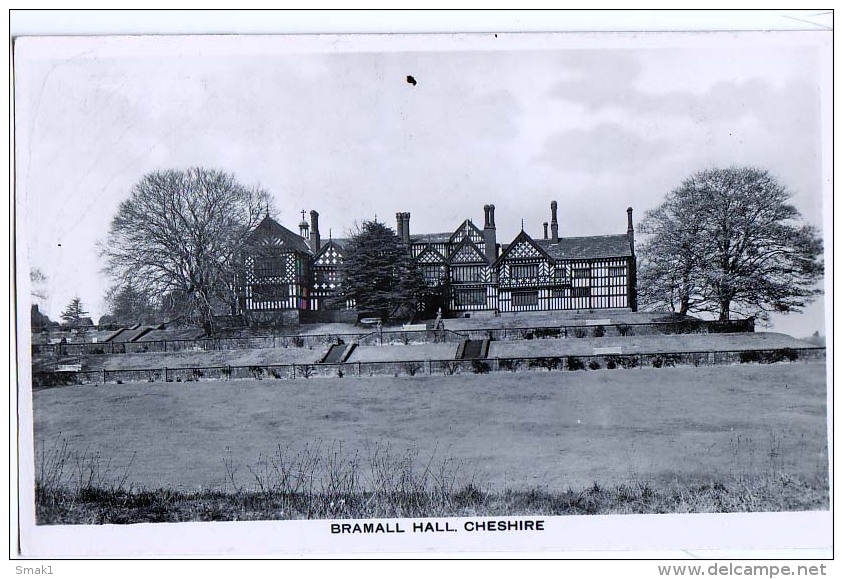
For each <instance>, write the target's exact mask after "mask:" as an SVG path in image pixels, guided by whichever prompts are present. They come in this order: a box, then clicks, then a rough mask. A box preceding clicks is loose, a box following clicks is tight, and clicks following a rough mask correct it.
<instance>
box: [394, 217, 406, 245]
mask: <svg viewBox="0 0 843 579" xmlns="http://www.w3.org/2000/svg"><path fill="white" fill-rule="evenodd" d="M395 224H396V226H397V229H396V230H395V234H396V235H397V236H398V239H400V240H401V241H404V214H403V213H396V214H395Z"/></svg>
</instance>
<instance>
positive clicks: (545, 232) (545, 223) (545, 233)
mask: <svg viewBox="0 0 843 579" xmlns="http://www.w3.org/2000/svg"><path fill="white" fill-rule="evenodd" d="M542 225H543V226H544V238H545V239H547V221H545V222H544V223H542Z"/></svg>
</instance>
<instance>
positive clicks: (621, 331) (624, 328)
mask: <svg viewBox="0 0 843 579" xmlns="http://www.w3.org/2000/svg"><path fill="white" fill-rule="evenodd" d="M615 329H616V330H617V331H618V335H619V336H628V335H629V331H630V330H631V329H632V326H630V325H629V324H616V325H615Z"/></svg>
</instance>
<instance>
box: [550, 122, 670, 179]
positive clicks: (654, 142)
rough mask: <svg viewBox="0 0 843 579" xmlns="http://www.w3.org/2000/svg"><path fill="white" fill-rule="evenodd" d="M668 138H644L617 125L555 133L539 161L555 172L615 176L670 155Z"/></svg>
mask: <svg viewBox="0 0 843 579" xmlns="http://www.w3.org/2000/svg"><path fill="white" fill-rule="evenodd" d="M673 151H674V149H673V142H672V141H671V140H670V139H665V138H660V137H654V138H646V137H644V136H641V135H640V134H638V133H636V132H635V131H632V130H629V129H627V128H625V127H623V126H622V125H620V124H617V123H600V124H598V125H595V126H594V127H592V128H588V129H571V130H568V131H563V132H560V133H556V134H554V135H553V136H551V137H550V138H549V139H548V140H547V141H546V142H545V147H544V150H543V151H542V153H541V154H540V156H539V160H540V161H542V162H545V163H548V164H550V165H552V166H553V167H554V168H555V169H557V170H563V171H573V172H587V173H617V172H618V171H630V170H633V169H634V168H635V167H637V166H646V165H650V164H652V163H653V161H654V160H656V159H661V158H662V157H665V156H670V155H671V154H673Z"/></svg>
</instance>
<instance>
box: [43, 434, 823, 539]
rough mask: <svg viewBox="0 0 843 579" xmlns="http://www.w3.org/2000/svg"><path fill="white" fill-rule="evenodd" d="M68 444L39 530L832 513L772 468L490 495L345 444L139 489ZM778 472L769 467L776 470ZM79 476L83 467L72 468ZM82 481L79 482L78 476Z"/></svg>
mask: <svg viewBox="0 0 843 579" xmlns="http://www.w3.org/2000/svg"><path fill="white" fill-rule="evenodd" d="M90 458H91V457H88V456H87V455H82V456H81V461H80V455H79V454H78V453H74V452H72V451H70V450H69V449H68V447H67V445H66V443H60V444H58V445H57V446H55V447H53V448H51V449H49V450H48V451H45V452H44V453H42V462H41V463H40V465H39V466H40V468H39V469H38V471H37V480H36V495H35V496H36V518H37V521H38V523H39V524H128V523H141V522H181V521H246V520H273V519H285V520H286V519H315V518H332V519H336V518H355V519H371V518H406V517H420V516H423V517H455V516H495V515H507V516H511V515H594V514H650V513H728V512H758V511H794V510H817V509H827V508H828V490H827V487H828V477H827V475H826V474H824V473H821V472H817V473H816V474H815V475H814V476H813V477H810V478H808V479H803V478H796V477H792V476H788V475H785V474H782V473H778V472H775V471H773V470H770V471H768V472H765V473H764V474H760V475H756V476H753V477H748V478H745V477H740V478H728V479H726V480H716V481H711V482H701V481H697V482H695V483H690V482H685V483H680V482H679V481H678V480H674V481H672V482H670V483H668V484H663V485H656V484H653V483H651V482H644V481H641V480H638V479H631V480H630V481H627V482H625V483H623V484H619V485H615V486H611V487H602V486H601V485H599V484H598V483H594V484H592V485H590V486H588V487H586V488H582V489H578V490H573V489H570V488H569V489H567V490H564V491H559V490H551V489H547V488H540V487H535V488H529V489H510V488H507V489H500V490H495V489H491V488H484V487H482V486H480V485H478V484H477V482H476V481H475V480H474V479H473V478H472V477H470V476H468V477H467V476H466V475H464V474H461V473H460V465H459V464H458V463H455V462H453V461H450V460H448V459H445V460H443V461H440V462H436V463H434V462H433V460H428V461H419V460H418V457H417V456H413V455H407V456H396V455H393V454H392V453H391V449H390V448H389V446H388V445H387V446H377V447H375V448H373V449H369V452H368V454H367V455H366V456H365V457H361V456H360V455H359V454H354V455H350V456H349V455H345V454H343V452H342V448H341V446H334V447H326V448H323V447H322V446H321V445H315V446H312V447H306V448H305V449H304V450H303V451H300V452H296V453H291V452H290V451H289V449H285V448H283V447H280V446H279V447H278V448H277V450H276V453H275V454H274V455H273V456H270V457H265V458H261V460H259V461H258V463H256V464H255V465H250V466H248V467H247V470H248V472H249V473H250V476H251V477H252V479H253V480H252V483H251V484H250V485H248V486H246V485H240V484H239V483H238V482H237V479H236V476H235V475H236V472H237V470H238V469H239V466H238V465H236V464H235V461H234V460H233V459H232V458H231V457H230V456H228V457H227V458H224V459H223V463H224V464H225V470H226V476H227V477H228V479H230V480H231V484H232V488H231V489H228V490H224V491H195V492H184V491H174V490H171V489H156V490H151V491H150V490H132V489H130V488H126V487H125V476H124V478H122V479H108V477H107V473H108V471H107V469H106V470H105V471H104V470H103V469H102V468H101V467H100V465H99V461H98V460H90ZM771 466H772V463H771ZM74 467H75V469H74ZM74 470H75V474H78V478H77V477H76V476H75V474H74Z"/></svg>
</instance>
